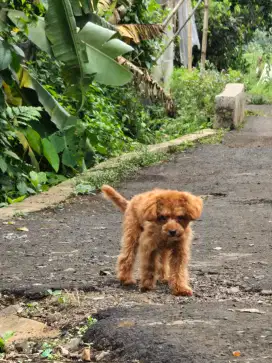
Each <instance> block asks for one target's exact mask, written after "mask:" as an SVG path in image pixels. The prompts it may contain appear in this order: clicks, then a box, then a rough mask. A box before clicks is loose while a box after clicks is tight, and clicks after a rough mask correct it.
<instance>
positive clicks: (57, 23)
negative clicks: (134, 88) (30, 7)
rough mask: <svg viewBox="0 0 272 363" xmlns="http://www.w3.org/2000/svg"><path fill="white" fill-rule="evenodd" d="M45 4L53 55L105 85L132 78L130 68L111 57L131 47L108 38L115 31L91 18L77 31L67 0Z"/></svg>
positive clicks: (124, 81)
mask: <svg viewBox="0 0 272 363" xmlns="http://www.w3.org/2000/svg"><path fill="white" fill-rule="evenodd" d="M48 4H49V8H48V12H47V14H46V19H45V20H46V34H47V37H48V39H49V40H50V42H51V44H52V50H53V53H54V55H55V57H56V58H57V59H59V60H61V61H63V62H64V63H66V64H67V65H69V66H71V67H73V69H74V71H75V69H76V68H79V69H80V75H81V77H82V78H83V77H84V76H85V75H94V79H95V80H96V81H98V82H100V83H104V84H107V85H111V86H121V85H123V84H125V83H127V82H129V81H130V80H131V79H132V74H131V72H130V71H128V70H127V69H126V68H125V67H123V66H120V65H119V64H118V63H117V62H116V61H115V60H114V58H116V57H117V56H119V55H122V54H124V53H127V52H129V51H132V50H133V48H131V47H130V46H128V45H127V44H125V43H123V42H122V41H121V40H118V39H115V40H110V39H111V38H112V37H113V36H114V35H115V34H116V32H114V31H112V30H109V29H105V28H103V27H101V26H99V25H96V24H93V23H91V22H88V23H87V24H86V25H85V26H84V28H83V29H82V30H81V31H80V32H77V28H76V22H75V18H74V15H73V8H72V6H71V3H70V0H61V1H57V2H56V1H55V0H49V1H48ZM73 4H74V6H73V7H74V8H75V3H74V2H73ZM67 29H69V31H67ZM81 81H82V80H81Z"/></svg>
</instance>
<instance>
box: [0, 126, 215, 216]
mask: <svg viewBox="0 0 272 363" xmlns="http://www.w3.org/2000/svg"><path fill="white" fill-rule="evenodd" d="M216 133H217V132H216V131H215V130H212V129H205V130H201V131H198V132H196V133H193V134H189V135H184V136H182V137H179V138H178V139H175V140H171V141H167V142H163V143H161V144H156V145H149V146H148V147H147V150H148V151H149V152H154V153H155V152H168V151H171V149H172V148H173V147H177V146H179V145H182V144H184V143H186V142H190V141H197V140H200V139H203V138H205V137H208V136H212V135H215V134H216ZM133 155H135V152H132V153H127V154H123V155H121V156H118V157H116V158H112V159H109V160H107V161H104V162H102V163H100V164H98V165H97V166H95V167H94V168H92V169H90V170H88V171H87V172H86V173H84V174H81V176H80V178H81V180H84V179H88V174H89V173H90V172H93V171H95V170H99V169H103V168H105V167H109V166H112V165H113V164H114V163H116V162H118V161H119V160H122V159H125V158H129V157H130V156H133ZM78 179H79V176H76V177H74V178H72V179H69V180H66V181H64V182H62V183H60V184H58V185H56V186H54V187H52V188H50V189H49V190H48V191H46V192H43V193H40V194H36V195H33V196H30V197H28V198H26V199H25V200H24V201H22V202H21V203H14V204H11V205H9V206H7V207H4V208H1V209H0V220H7V219H10V218H12V217H14V215H15V214H19V213H30V212H38V211H41V210H44V209H47V208H52V207H54V206H56V205H58V204H60V203H63V202H65V201H66V200H67V199H68V198H70V197H71V196H72V195H73V194H74V188H75V185H76V181H77V180H78Z"/></svg>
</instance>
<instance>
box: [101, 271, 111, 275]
mask: <svg viewBox="0 0 272 363" xmlns="http://www.w3.org/2000/svg"><path fill="white" fill-rule="evenodd" d="M99 275H100V276H109V275H111V272H110V271H108V270H100V271H99Z"/></svg>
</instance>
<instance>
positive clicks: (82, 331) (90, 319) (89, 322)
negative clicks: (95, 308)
mask: <svg viewBox="0 0 272 363" xmlns="http://www.w3.org/2000/svg"><path fill="white" fill-rule="evenodd" d="M96 323H97V319H95V318H93V317H92V316H91V315H90V316H88V317H87V322H86V323H85V324H83V325H81V326H79V327H77V333H78V335H79V336H83V335H84V334H85V333H86V331H87V330H88V329H89V328H90V327H91V326H92V325H94V324H96Z"/></svg>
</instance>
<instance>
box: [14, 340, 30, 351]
mask: <svg viewBox="0 0 272 363" xmlns="http://www.w3.org/2000/svg"><path fill="white" fill-rule="evenodd" d="M32 348H33V344H32V343H31V342H28V341H24V342H20V343H16V344H15V349H16V350H17V352H18V353H25V354H30V353H32Z"/></svg>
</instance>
